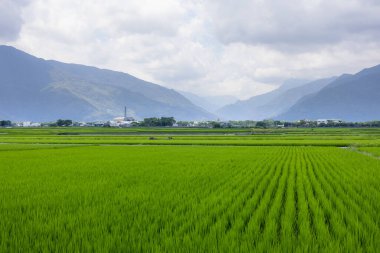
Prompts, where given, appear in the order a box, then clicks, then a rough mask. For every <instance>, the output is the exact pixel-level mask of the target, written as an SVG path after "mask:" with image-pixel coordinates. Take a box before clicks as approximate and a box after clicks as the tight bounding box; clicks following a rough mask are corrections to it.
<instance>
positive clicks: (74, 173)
mask: <svg viewBox="0 0 380 253" xmlns="http://www.w3.org/2000/svg"><path fill="white" fill-rule="evenodd" d="M0 164H1V166H0V217H1V219H0V251H1V252H8V251H21V252H24V251H130V252H136V251H157V252H163V251H170V252H173V251H175V252H178V251H186V252H210V251H211V252H225V251H232V252H252V251H259V252H261V251H279V250H281V251H288V252H294V251H297V250H298V251H303V252H308V251H314V252H321V251H331V252H360V251H364V252H375V251H376V250H378V249H379V248H380V240H379V238H380V227H379V225H380V184H379V180H380V161H379V160H376V159H373V158H371V157H368V156H364V155H362V154H359V153H355V152H351V151H349V150H343V149H339V148H335V147H206V146H198V147H187V146H144V147H138V146H120V147H116V146H100V147H96V146H87V147H67V148H62V149H48V148H46V149H43V150H22V149H19V150H14V151H9V150H8V151H7V152H0Z"/></svg>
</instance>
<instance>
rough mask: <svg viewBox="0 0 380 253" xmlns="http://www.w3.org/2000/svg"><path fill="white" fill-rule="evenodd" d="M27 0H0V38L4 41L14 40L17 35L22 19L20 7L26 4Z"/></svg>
mask: <svg viewBox="0 0 380 253" xmlns="http://www.w3.org/2000/svg"><path fill="white" fill-rule="evenodd" d="M28 2H29V1H28V0H1V1H0V39H1V40H4V41H13V40H16V39H17V38H18V36H19V33H20V30H21V27H22V24H23V19H22V17H21V8H22V7H23V6H25V5H26V4H28Z"/></svg>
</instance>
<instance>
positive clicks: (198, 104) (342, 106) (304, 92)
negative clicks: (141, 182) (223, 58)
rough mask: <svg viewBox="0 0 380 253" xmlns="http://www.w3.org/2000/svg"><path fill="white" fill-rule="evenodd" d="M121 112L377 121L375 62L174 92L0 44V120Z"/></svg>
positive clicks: (378, 73)
mask: <svg viewBox="0 0 380 253" xmlns="http://www.w3.org/2000/svg"><path fill="white" fill-rule="evenodd" d="M124 106H126V107H127V114H128V116H132V117H135V118H136V119H142V118H146V117H164V116H169V117H175V118H176V119H177V120H215V119H217V118H221V119H223V120H263V119H279V120H289V121H294V120H299V119H312V120H313V119H314V120H315V119H342V120H346V121H369V120H379V119H380V65H378V66H375V67H371V68H367V69H364V70H362V71H360V72H359V73H357V74H354V75H351V74H343V75H341V76H339V77H329V78H324V79H318V80H314V81H310V80H297V79H291V80H288V81H286V82H284V84H283V85H281V86H279V87H278V88H277V89H275V90H273V91H270V92H268V93H265V94H262V95H258V96H253V97H251V98H249V99H246V100H237V99H236V98H235V97H233V96H199V95H196V94H193V93H190V92H184V91H175V90H173V89H168V88H165V87H163V86H160V85H157V84H154V83H151V82H147V81H144V80H141V79H138V78H136V77H134V76H132V75H129V74H126V73H122V72H116V71H111V70H106V69H99V68H95V67H89V66H84V65H78V64H67V63H62V62H58V61H53V60H44V59H41V58H37V57H35V56H32V55H29V54H27V53H25V52H22V51H20V50H18V49H15V48H13V47H9V46H0V119H8V120H12V121H23V120H31V121H53V120H56V119H58V118H67V119H73V120H78V121H82V120H83V121H95V120H109V119H112V118H113V117H116V116H121V115H122V114H123V110H124Z"/></svg>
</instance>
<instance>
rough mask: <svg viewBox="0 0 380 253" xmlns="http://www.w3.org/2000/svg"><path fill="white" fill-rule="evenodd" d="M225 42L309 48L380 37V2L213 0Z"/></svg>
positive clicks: (220, 35) (214, 17)
mask: <svg viewBox="0 0 380 253" xmlns="http://www.w3.org/2000/svg"><path fill="white" fill-rule="evenodd" d="M207 8H208V9H209V10H210V13H211V17H212V18H211V19H212V20H213V21H214V22H213V25H214V27H215V33H216V35H217V37H218V38H219V39H220V40H221V41H222V42H223V43H227V44H228V43H234V42H243V43H248V44H254V45H255V44H264V45H271V46H272V47H279V48H281V47H285V46H294V47H298V48H299V49H300V50H302V49H303V47H305V49H306V50H309V49H310V47H312V46H316V45H318V46H319V45H326V44H331V43H339V42H341V41H347V40H349V41H351V40H361V39H365V40H368V39H376V38H380V15H379V13H380V4H379V1H374V0H351V1H340V0H335V1H331V0H320V1H309V0H301V1H279V0H266V1H259V0H252V1H251V0H242V1H232V0H224V1H209V3H208V4H207Z"/></svg>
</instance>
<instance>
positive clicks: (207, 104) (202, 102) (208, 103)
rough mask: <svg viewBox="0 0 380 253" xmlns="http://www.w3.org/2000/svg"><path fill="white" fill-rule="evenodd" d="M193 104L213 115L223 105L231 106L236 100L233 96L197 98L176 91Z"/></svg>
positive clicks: (192, 94) (197, 96)
mask: <svg viewBox="0 0 380 253" xmlns="http://www.w3.org/2000/svg"><path fill="white" fill-rule="evenodd" d="M178 92H179V93H181V94H182V95H183V96H185V97H186V98H187V99H189V100H190V101H191V102H192V103H193V104H195V105H198V106H199V107H202V108H203V109H205V110H206V111H209V112H212V113H215V112H216V111H217V110H219V109H220V108H222V107H223V106H225V105H229V104H233V103H235V102H236V101H238V99H237V98H236V97H234V96H199V95H196V94H194V93H191V92H186V91H178Z"/></svg>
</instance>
